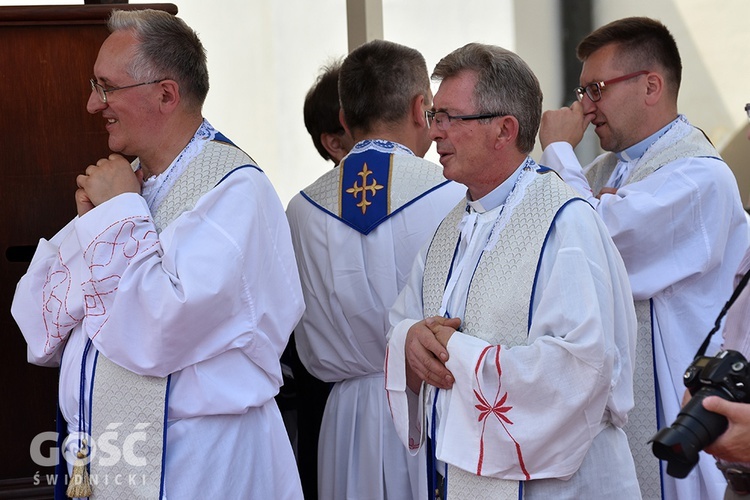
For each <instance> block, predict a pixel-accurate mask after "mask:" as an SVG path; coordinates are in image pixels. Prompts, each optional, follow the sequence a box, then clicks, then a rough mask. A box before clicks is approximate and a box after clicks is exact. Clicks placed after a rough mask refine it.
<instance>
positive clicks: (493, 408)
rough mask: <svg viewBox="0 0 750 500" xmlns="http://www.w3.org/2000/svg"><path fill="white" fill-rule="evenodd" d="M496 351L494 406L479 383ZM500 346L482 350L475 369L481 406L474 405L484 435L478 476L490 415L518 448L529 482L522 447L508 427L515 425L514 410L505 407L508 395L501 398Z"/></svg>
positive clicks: (479, 473)
mask: <svg viewBox="0 0 750 500" xmlns="http://www.w3.org/2000/svg"><path fill="white" fill-rule="evenodd" d="M493 348H494V349H495V367H496V369H497V378H498V380H497V390H496V392H495V399H494V400H493V401H494V402H493V403H492V404H490V403H489V401H488V399H487V398H486V397H485V395H484V393H483V391H482V387H481V383H480V381H479V372H480V371H481V368H482V362H483V360H484V357H485V356H486V355H487V352H488V351H489V350H490V349H493ZM500 349H501V347H500V346H487V347H485V348H484V350H482V353H481V354H480V355H479V359H478V360H477V363H476V365H475V367H474V380H475V381H476V384H477V388H478V390H474V397H476V398H477V400H478V401H479V404H476V405H474V407H475V408H476V409H477V410H479V416H478V417H477V421H478V422H481V423H482V434H481V436H480V438H479V459H478V460H477V475H478V476H481V475H482V465H483V464H484V432H485V429H486V427H487V417H488V416H490V415H494V416H495V418H497V420H498V422H499V423H500V425H501V426H502V427H503V430H505V433H506V434H508V437H509V438H510V439H511V441H513V444H515V447H516V454H517V455H518V463H519V465H520V466H521V471H522V472H523V474H524V476H525V477H526V479H527V480H529V479H531V476H530V475H529V473H528V471H527V470H526V465H525V464H524V460H523V452H522V451H521V445H520V444H518V442H517V441H516V440H515V439H514V438H513V435H512V434H511V433H510V431H509V430H508V428H507V427H506V424H507V425H513V421H512V420H511V419H510V418H508V416H507V413H509V412H510V410H512V409H513V407H512V406H505V402H506V401H507V399H508V393H507V392H506V393H505V394H503V395H502V397H501V396H500V390H501V389H502V382H501V380H502V379H501V375H502V368H501V366H500Z"/></svg>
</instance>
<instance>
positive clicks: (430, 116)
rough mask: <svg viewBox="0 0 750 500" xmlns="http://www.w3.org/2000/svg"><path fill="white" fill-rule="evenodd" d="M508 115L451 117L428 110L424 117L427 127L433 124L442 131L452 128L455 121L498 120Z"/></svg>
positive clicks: (440, 112) (485, 114) (483, 114)
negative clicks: (499, 117)
mask: <svg viewBox="0 0 750 500" xmlns="http://www.w3.org/2000/svg"><path fill="white" fill-rule="evenodd" d="M506 115H507V113H482V114H478V115H457V116H453V115H449V114H448V113H447V112H446V111H432V110H430V109H428V110H427V111H425V112H424V116H425V118H426V119H427V125H428V126H429V127H431V126H432V124H433V122H434V123H435V126H436V127H437V128H438V129H440V130H447V129H449V128H450V126H451V122H452V121H453V120H460V121H466V120H484V119H487V118H497V117H498V116H506Z"/></svg>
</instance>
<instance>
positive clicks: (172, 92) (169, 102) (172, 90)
mask: <svg viewBox="0 0 750 500" xmlns="http://www.w3.org/2000/svg"><path fill="white" fill-rule="evenodd" d="M158 85H159V88H160V89H161V94H160V100H159V103H160V105H161V107H162V109H165V110H170V111H171V110H174V108H176V107H177V105H178V104H180V101H181V100H182V99H181V96H180V86H179V85H178V84H177V82H175V81H174V80H164V81H163V82H159V84H158Z"/></svg>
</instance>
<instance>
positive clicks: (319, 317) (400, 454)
mask: <svg viewBox="0 0 750 500" xmlns="http://www.w3.org/2000/svg"><path fill="white" fill-rule="evenodd" d="M365 155H369V156H367V157H366V159H365V160H364V162H365V163H364V164H365V165H367V168H368V169H369V170H367V172H370V174H367V175H365V181H366V183H367V184H371V183H372V182H373V179H374V180H375V181H377V183H378V184H379V185H386V183H385V182H384V179H386V178H388V177H389V174H387V173H386V171H388V170H390V179H391V180H390V183H389V184H388V185H387V187H384V188H383V189H378V190H377V191H373V192H371V194H372V195H373V196H371V194H368V196H367V199H368V200H372V201H373V203H376V200H378V197H381V198H382V197H385V196H386V195H387V194H389V195H390V200H391V207H390V208H391V210H392V212H394V213H391V214H390V215H387V213H386V212H383V218H382V219H378V222H379V223H378V224H377V225H376V226H372V227H371V226H367V227H362V228H360V229H361V230H358V229H354V228H353V227H352V225H351V224H350V221H349V220H348V219H347V218H346V217H345V216H343V215H342V214H341V213H340V212H339V202H340V201H341V198H343V199H344V200H345V201H346V200H350V201H355V199H354V197H353V194H357V195H359V196H360V197H361V192H347V189H350V188H351V185H352V184H353V183H354V182H358V183H359V185H361V184H362V182H361V181H362V179H363V177H362V176H356V177H354V181H352V182H348V181H340V179H339V177H340V175H343V174H342V170H341V169H342V167H343V168H346V169H347V171H348V170H351V169H354V170H356V171H353V172H352V173H353V174H357V172H361V168H362V161H363V160H361V159H360V157H365ZM357 161H358V162H359V163H357V164H356V165H355V163H354V162H357ZM381 161H382V162H383V171H382V172H379V171H378V168H377V167H376V166H375V165H376V164H378V163H380V162H381ZM389 162H390V163H389ZM389 165H390V166H389ZM420 172H422V173H420ZM404 176H406V177H408V178H409V179H410V180H409V179H407V178H405V177H404ZM417 184H419V185H422V186H423V187H420V188H419V189H416V191H414V186H415V185H417ZM342 189H343V195H342ZM398 193H412V194H408V195H399V194H398ZM417 193H418V194H417ZM465 193H466V188H465V187H464V186H462V185H460V184H456V183H453V182H446V181H445V179H444V178H443V177H442V168H441V167H439V166H438V165H435V164H433V163H431V162H428V161H426V160H424V159H422V158H419V157H416V156H414V155H413V154H412V153H411V151H409V150H408V149H407V148H405V147H403V146H401V145H398V144H395V143H388V142H386V141H363V142H360V143H358V144H357V145H355V148H354V149H353V150H352V151H351V153H350V155H349V156H348V157H346V158H345V159H344V160H343V163H342V166H339V167H337V168H335V169H333V170H331V171H329V172H327V173H326V174H324V175H323V176H322V177H321V178H320V179H319V180H318V181H316V182H315V183H314V184H313V185H312V186H310V187H308V188H306V189H305V190H303V192H302V193H301V194H298V195H296V196H295V197H294V198H293V199H292V200H291V201H290V203H289V206H288V208H287V217H288V219H289V225H290V228H291V231H292V241H293V244H294V247H295V253H296V256H297V262H298V267H299V270H300V278H301V282H302V290H303V292H304V296H305V304H306V309H305V313H304V314H303V316H302V320H301V321H300V323H299V324H298V325H297V327H296V328H295V331H294V336H295V341H296V344H297V351H298V353H299V356H300V360H301V361H302V362H303V364H304V365H305V367H306V368H307V370H308V371H309V372H310V373H311V374H313V375H314V376H315V377H317V378H319V379H321V380H323V381H326V382H335V384H334V386H333V388H332V391H331V393H330V395H329V397H328V401H327V404H326V408H325V413H324V415H323V421H322V424H321V431H320V440H319V445H318V447H319V453H318V490H319V498H321V499H327V500H337V499H345V498H347V499H348V498H352V499H354V498H356V499H358V500H359V499H373V500H375V499H385V498H390V499H396V500H400V499H405V498H414V499H418V498H419V499H421V498H423V497H424V496H425V495H426V493H425V491H426V479H425V469H424V463H423V462H421V461H419V460H418V459H417V458H416V457H411V456H410V455H409V454H408V453H407V452H406V450H405V449H404V447H403V446H402V445H401V442H400V441H399V440H398V437H397V436H396V434H395V431H394V428H393V422H392V420H391V416H390V414H389V411H388V405H387V402H386V397H385V390H384V388H383V387H384V381H383V360H384V358H385V343H386V333H387V332H388V309H389V307H390V306H391V305H392V303H393V301H394V300H396V297H397V295H398V292H399V291H400V290H401V288H402V287H403V285H404V283H405V281H406V278H407V276H408V273H409V270H410V269H411V265H412V262H413V261H414V257H415V255H416V254H417V252H418V250H419V248H420V247H421V246H422V245H423V244H424V243H425V242H426V241H427V240H428V239H429V238H430V236H431V235H432V233H433V232H434V230H435V227H437V225H438V223H439V222H440V220H441V219H442V218H443V216H444V215H445V214H446V213H448V211H449V210H450V209H451V208H453V207H454V206H455V205H456V203H458V202H459V200H461V199H462V198H464V197H465ZM415 194H416V196H415ZM399 198H400V199H401V202H399V203H398V204H396V203H397V202H396V201H395V200H397V199H399ZM326 199H330V200H331V201H330V205H332V206H328V204H327V203H326V201H325V200H326ZM359 199H361V198H357V200H359ZM401 203H406V204H405V205H403V208H401V209H400V210H398V211H397V209H398V208H399V207H398V205H400V204H401ZM371 208H374V205H373V206H368V207H367V209H368V214H369V213H370V212H369V210H370V209H371ZM356 211H359V208H356Z"/></svg>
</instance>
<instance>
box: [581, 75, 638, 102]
mask: <svg viewBox="0 0 750 500" xmlns="http://www.w3.org/2000/svg"><path fill="white" fill-rule="evenodd" d="M648 73H649V72H648V71H646V70H641V71H636V72H635V73H628V74H627V75H622V76H618V77H617V78H612V79H610V80H604V81H601V82H592V83H589V84H588V85H586V86H584V87H576V88H575V89H574V91H575V93H576V98H577V99H578V102H581V101H583V95H584V94H586V95H587V96H589V99H591V102H597V101H599V100H601V98H602V89H603V88H604V87H606V86H607V85H612V84H613V83H618V82H624V81H625V80H630V79H632V78H635V77H637V76H641V75H647V74H648Z"/></svg>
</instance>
